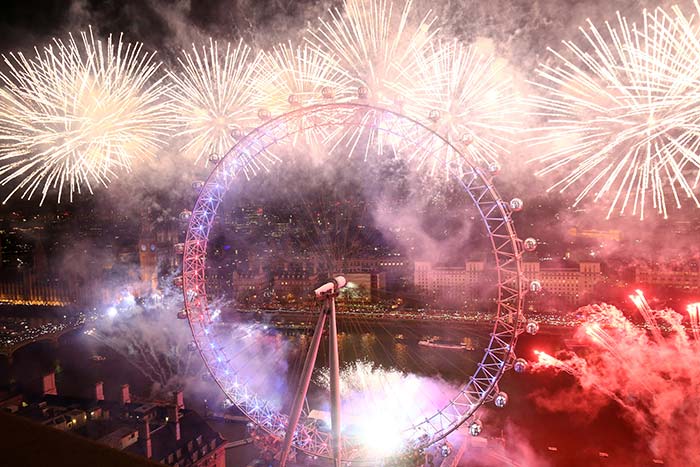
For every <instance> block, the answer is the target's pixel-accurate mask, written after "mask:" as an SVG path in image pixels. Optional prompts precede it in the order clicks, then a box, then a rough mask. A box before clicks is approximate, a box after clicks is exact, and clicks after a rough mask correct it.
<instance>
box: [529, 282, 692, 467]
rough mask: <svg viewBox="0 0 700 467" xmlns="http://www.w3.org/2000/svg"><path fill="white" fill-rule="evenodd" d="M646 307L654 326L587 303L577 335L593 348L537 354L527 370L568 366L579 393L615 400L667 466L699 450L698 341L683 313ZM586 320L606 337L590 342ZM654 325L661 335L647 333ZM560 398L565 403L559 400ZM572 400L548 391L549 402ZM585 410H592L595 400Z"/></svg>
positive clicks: (565, 368)
mask: <svg viewBox="0 0 700 467" xmlns="http://www.w3.org/2000/svg"><path fill="white" fill-rule="evenodd" d="M631 297H639V295H632V296H631ZM638 300H639V299H638ZM643 306H646V307H648V304H646V305H643ZM649 310H650V312H647V313H645V314H644V315H643V316H644V317H645V319H647V318H650V319H652V320H653V323H652V322H647V323H646V324H647V326H646V327H640V326H635V325H634V324H633V323H631V322H630V321H629V320H627V319H626V318H625V316H624V314H623V313H622V312H621V311H620V310H618V309H617V308H615V307H613V306H610V305H605V304H603V305H593V306H588V307H584V308H583V309H582V310H581V311H583V312H585V313H586V315H587V318H586V322H585V323H584V325H583V326H582V328H581V329H579V330H578V331H577V333H576V339H577V340H579V341H580V342H581V343H589V344H591V343H592V344H593V345H589V346H588V348H587V350H586V352H585V354H582V355H577V354H575V353H573V352H563V353H562V354H561V355H559V354H558V356H557V357H551V356H547V355H545V356H544V357H543V356H542V354H538V361H537V362H535V363H534V364H533V367H532V368H533V370H535V371H543V370H546V369H547V368H550V369H555V370H560V371H566V372H568V373H570V374H572V375H573V376H574V377H575V378H576V380H577V381H578V383H579V384H580V387H581V388H582V389H583V390H584V391H590V390H595V392H599V393H601V394H604V395H606V396H607V397H609V398H611V399H613V400H614V401H615V402H616V403H617V404H619V406H620V407H622V408H623V410H624V413H625V415H626V416H627V417H628V418H629V420H630V422H631V423H632V426H633V427H634V428H635V429H637V430H638V431H639V432H640V433H641V434H643V435H644V437H645V439H649V440H651V442H650V449H652V451H654V453H655V455H657V456H658V457H661V458H663V459H664V460H665V461H667V462H668V463H670V464H672V465H685V464H687V463H688V462H690V463H692V462H693V459H697V458H698V455H700V449H699V448H698V447H697V443H695V442H694V441H695V437H696V433H697V431H698V430H699V429H700V410H699V407H700V396H699V395H698V392H697V388H698V387H700V352H698V340H696V339H689V338H688V335H687V332H686V330H685V328H684V327H683V323H682V321H683V316H681V315H680V314H678V313H676V312H674V311H673V310H653V309H651V308H649ZM652 324H653V325H652ZM591 325H597V326H598V328H599V329H600V331H601V332H602V333H603V334H604V336H603V339H600V340H599V339H593V340H591V339H590V333H589V331H588V329H590V327H591ZM654 326H656V327H657V329H663V330H664V333H663V334H661V337H660V338H659V337H656V336H652V337H650V336H649V334H650V331H648V330H651V329H653V327H654ZM611 347H612V348H611ZM621 357H622V358H621ZM560 396H561V397H562V398H564V400H561V401H560V402H557V398H559V397H560ZM570 397H571V392H570V391H562V392H561V394H560V395H558V394H556V393H553V394H549V395H548V396H547V401H545V402H546V403H551V404H550V406H551V407H558V408H561V407H567V404H566V401H567V400H569V402H570ZM578 397H582V398H584V399H587V398H589V395H588V394H586V393H585V392H584V393H583V394H581V395H579V396H578ZM591 400H592V398H591ZM545 402H543V403H545ZM590 408H591V410H594V409H595V404H593V403H592V404H591V407H590ZM559 410H561V409H559Z"/></svg>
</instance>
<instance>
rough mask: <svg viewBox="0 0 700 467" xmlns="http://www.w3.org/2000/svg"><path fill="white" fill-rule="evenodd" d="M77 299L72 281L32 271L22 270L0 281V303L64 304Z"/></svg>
mask: <svg viewBox="0 0 700 467" xmlns="http://www.w3.org/2000/svg"><path fill="white" fill-rule="evenodd" d="M77 300H78V293H77V291H76V288H75V286H74V285H73V284H72V283H70V282H69V283H64V282H63V281H57V280H49V279H45V278H40V277H37V276H36V275H35V274H33V272H32V271H27V270H24V271H22V273H21V274H19V275H17V276H15V277H13V278H12V279H11V280H4V281H0V303H1V304H6V305H41V306H65V305H69V304H72V303H75V302H76V301H77Z"/></svg>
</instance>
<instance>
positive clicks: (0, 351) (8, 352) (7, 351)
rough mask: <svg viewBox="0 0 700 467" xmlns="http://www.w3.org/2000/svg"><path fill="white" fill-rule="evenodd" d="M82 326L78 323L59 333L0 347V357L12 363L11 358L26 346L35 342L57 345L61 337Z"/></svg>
mask: <svg viewBox="0 0 700 467" xmlns="http://www.w3.org/2000/svg"><path fill="white" fill-rule="evenodd" d="M83 325H84V323H82V322H81V323H78V324H75V325H72V326H66V327H65V328H63V329H61V330H59V331H55V332H47V333H44V334H39V335H38V336H34V337H31V338H29V339H25V340H21V341H18V342H16V343H14V344H11V345H3V346H0V355H2V356H5V357H7V359H8V360H10V361H12V356H13V355H14V353H15V352H17V351H18V350H19V349H21V348H23V347H26V346H27V345H30V344H34V343H36V342H42V341H48V342H51V343H52V344H54V345H56V344H58V340H59V339H60V338H61V337H63V336H64V335H66V334H68V333H69V332H72V331H75V330H76V329H80V328H81V327H82V326H83Z"/></svg>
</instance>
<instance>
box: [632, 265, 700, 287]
mask: <svg viewBox="0 0 700 467" xmlns="http://www.w3.org/2000/svg"><path fill="white" fill-rule="evenodd" d="M634 279H635V282H636V283H637V284H640V285H652V286H657V287H667V288H672V289H688V290H697V289H700V269H699V268H698V264H697V263H694V262H689V263H685V264H679V265H661V264H658V263H655V264H653V265H645V266H636V267H635V269H634Z"/></svg>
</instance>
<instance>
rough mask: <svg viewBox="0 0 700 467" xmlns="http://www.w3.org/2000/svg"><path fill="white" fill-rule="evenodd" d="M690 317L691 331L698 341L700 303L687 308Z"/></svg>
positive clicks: (699, 334) (699, 335)
mask: <svg viewBox="0 0 700 467" xmlns="http://www.w3.org/2000/svg"><path fill="white" fill-rule="evenodd" d="M686 311H687V312H688V317H689V318H690V329H691V330H692V332H693V337H694V338H695V340H696V341H697V340H698V339H699V338H700V327H699V319H700V303H691V304H689V305H688V306H687V307H686Z"/></svg>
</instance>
